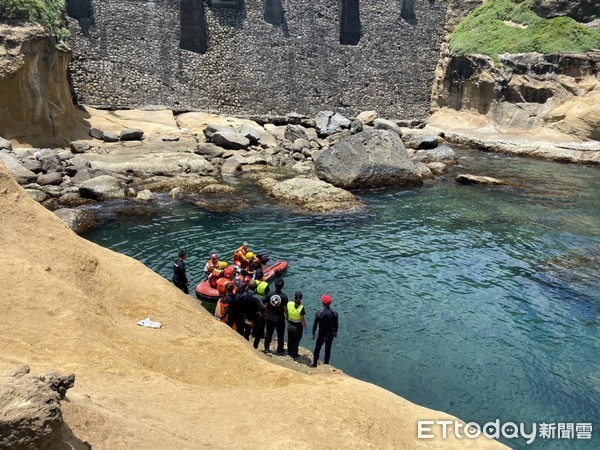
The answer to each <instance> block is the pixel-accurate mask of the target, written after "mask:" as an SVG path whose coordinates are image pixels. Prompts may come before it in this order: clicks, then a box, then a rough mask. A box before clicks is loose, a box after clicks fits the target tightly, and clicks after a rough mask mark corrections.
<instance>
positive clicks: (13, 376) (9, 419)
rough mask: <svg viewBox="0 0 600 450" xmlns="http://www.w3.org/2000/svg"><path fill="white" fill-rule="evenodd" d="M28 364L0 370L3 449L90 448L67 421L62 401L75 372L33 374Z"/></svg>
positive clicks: (0, 412)
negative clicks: (76, 435) (72, 430)
mask: <svg viewBox="0 0 600 450" xmlns="http://www.w3.org/2000/svg"><path fill="white" fill-rule="evenodd" d="M29 371H30V369H29V367H28V366H26V365H21V366H18V367H17V368H15V369H13V370H10V371H5V372H3V373H0V448H14V449H37V448H48V449H50V448H52V449H57V450H63V449H64V450H66V449H88V448H89V445H87V444H86V443H84V442H82V441H80V440H79V439H77V438H75V437H74V436H73V435H72V433H71V432H70V430H69V429H68V426H67V425H66V424H65V422H64V420H63V415H62V411H61V407H60V401H61V400H63V399H64V398H65V395H66V392H67V390H68V389H70V388H72V387H73V385H74V383H75V375H73V374H71V375H60V374H58V373H57V372H54V371H53V372H49V373H47V374H43V375H31V374H30V373H29Z"/></svg>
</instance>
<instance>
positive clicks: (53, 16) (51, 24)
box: [0, 0, 69, 40]
mask: <svg viewBox="0 0 600 450" xmlns="http://www.w3.org/2000/svg"><path fill="white" fill-rule="evenodd" d="M0 12H2V13H3V14H2V15H3V16H4V17H5V18H7V19H20V18H22V17H23V12H24V13H25V18H28V20H29V21H30V22H33V23H39V24H40V25H43V26H45V27H46V28H48V29H49V30H50V31H51V32H52V34H53V35H55V36H56V37H57V38H58V39H60V40H66V39H67V38H68V37H69V31H68V30H67V29H66V28H65V0H0Z"/></svg>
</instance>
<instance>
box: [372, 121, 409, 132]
mask: <svg viewBox="0 0 600 450" xmlns="http://www.w3.org/2000/svg"><path fill="white" fill-rule="evenodd" d="M373 126H374V127H375V128H377V129H378V130H389V131H393V132H395V133H396V134H397V135H398V136H402V130H401V129H400V126H399V125H398V124H397V123H396V122H392V121H391V120H387V119H381V118H377V119H375V120H374V121H373Z"/></svg>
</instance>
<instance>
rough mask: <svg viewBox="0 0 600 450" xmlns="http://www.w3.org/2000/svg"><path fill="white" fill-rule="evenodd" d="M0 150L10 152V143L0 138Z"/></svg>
mask: <svg viewBox="0 0 600 450" xmlns="http://www.w3.org/2000/svg"><path fill="white" fill-rule="evenodd" d="M0 150H8V151H10V150H12V143H11V142H10V141H9V140H8V139H4V138H3V137H2V136H0Z"/></svg>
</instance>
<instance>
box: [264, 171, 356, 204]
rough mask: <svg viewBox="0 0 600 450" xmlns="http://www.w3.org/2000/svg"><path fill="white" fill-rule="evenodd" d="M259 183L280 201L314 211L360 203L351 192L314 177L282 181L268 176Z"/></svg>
mask: <svg viewBox="0 0 600 450" xmlns="http://www.w3.org/2000/svg"><path fill="white" fill-rule="evenodd" d="M259 185H260V186H261V187H262V188H263V189H265V190H266V191H267V192H268V194H269V195H271V196H272V197H273V198H275V199H276V200H278V201H280V202H283V203H290V204H294V205H297V206H300V207H301V208H304V209H307V210H309V211H314V212H327V211H334V210H346V209H351V208H355V207H357V206H359V205H360V202H359V201H358V199H357V198H356V197H355V196H354V195H353V194H351V193H350V192H348V191H345V190H344V189H340V188H337V187H335V186H333V185H331V184H329V183H326V182H325V181H321V180H317V179H314V178H290V179H289V180H285V181H281V182H278V181H276V180H274V179H270V178H266V179H263V180H261V181H260V182H259Z"/></svg>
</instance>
